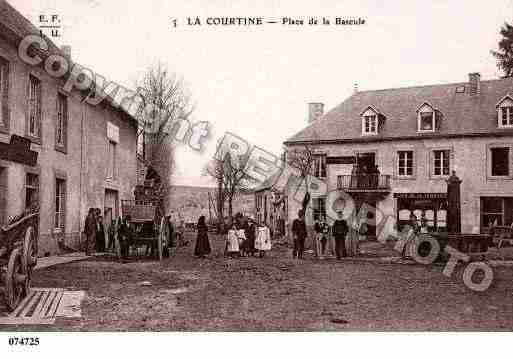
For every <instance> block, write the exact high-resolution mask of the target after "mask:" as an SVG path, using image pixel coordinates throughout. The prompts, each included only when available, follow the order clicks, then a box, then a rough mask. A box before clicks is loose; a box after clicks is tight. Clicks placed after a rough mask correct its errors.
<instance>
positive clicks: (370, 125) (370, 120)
mask: <svg viewBox="0 0 513 359" xmlns="http://www.w3.org/2000/svg"><path fill="white" fill-rule="evenodd" d="M363 125H364V127H363V133H364V134H376V133H378V131H377V128H378V124H377V116H376V115H368V116H363Z"/></svg>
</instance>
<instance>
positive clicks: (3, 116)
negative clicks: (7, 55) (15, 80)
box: [0, 57, 9, 130]
mask: <svg viewBox="0 0 513 359" xmlns="http://www.w3.org/2000/svg"><path fill="white" fill-rule="evenodd" d="M8 128H9V63H8V62H7V61H6V60H4V59H3V58H1V57H0V130H7V129H8Z"/></svg>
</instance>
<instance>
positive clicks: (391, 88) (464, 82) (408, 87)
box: [353, 77, 513, 95]
mask: <svg viewBox="0 0 513 359" xmlns="http://www.w3.org/2000/svg"><path fill="white" fill-rule="evenodd" d="M511 79H513V77H503V78H497V79H489V80H481V83H483V82H496V81H504V80H511ZM467 84H468V81H460V82H448V83H439V84H430V85H419V86H400V87H388V88H384V89H375V90H364V91H358V92H357V93H355V94H353V95H358V94H360V93H368V92H381V91H393V90H411V89H415V88H425V87H437V86H457V85H467Z"/></svg>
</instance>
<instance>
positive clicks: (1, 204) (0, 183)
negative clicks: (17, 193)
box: [0, 167, 7, 226]
mask: <svg viewBox="0 0 513 359" xmlns="http://www.w3.org/2000/svg"><path fill="white" fill-rule="evenodd" d="M6 216H7V168H5V167H0V226H1V225H4V224H5V219H6Z"/></svg>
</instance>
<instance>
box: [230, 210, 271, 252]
mask: <svg viewBox="0 0 513 359" xmlns="http://www.w3.org/2000/svg"><path fill="white" fill-rule="evenodd" d="M270 250H271V235H270V231H269V227H267V226H266V225H265V223H263V224H261V225H258V224H257V223H256V222H255V221H253V220H252V219H250V218H245V217H243V216H242V215H237V216H235V219H234V221H233V223H232V224H231V226H230V227H229V230H228V232H227V234H226V246H225V255H226V256H228V257H231V258H234V257H249V256H254V255H255V254H257V253H258V254H259V256H260V257H264V256H265V252H267V251H270Z"/></svg>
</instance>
